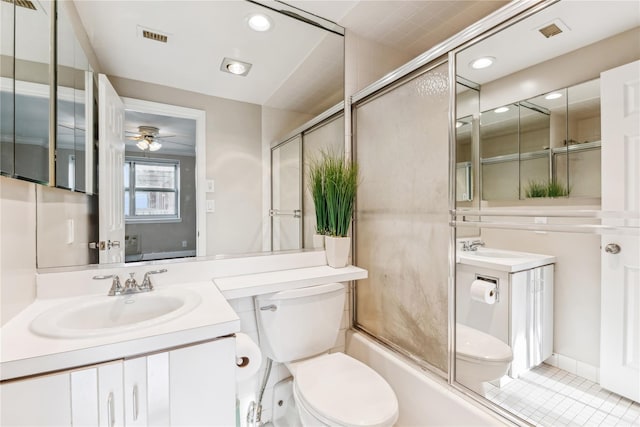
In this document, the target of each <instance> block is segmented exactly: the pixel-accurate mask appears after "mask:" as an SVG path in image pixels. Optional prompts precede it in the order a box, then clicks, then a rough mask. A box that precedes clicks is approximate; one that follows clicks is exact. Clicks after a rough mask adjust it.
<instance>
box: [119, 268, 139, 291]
mask: <svg viewBox="0 0 640 427" xmlns="http://www.w3.org/2000/svg"><path fill="white" fill-rule="evenodd" d="M135 275H136V273H129V278H128V279H127V280H126V281H125V282H124V291H123V292H122V293H123V294H135V293H136V292H142V290H141V289H140V286H139V285H138V282H136V279H135V277H133V276H135Z"/></svg>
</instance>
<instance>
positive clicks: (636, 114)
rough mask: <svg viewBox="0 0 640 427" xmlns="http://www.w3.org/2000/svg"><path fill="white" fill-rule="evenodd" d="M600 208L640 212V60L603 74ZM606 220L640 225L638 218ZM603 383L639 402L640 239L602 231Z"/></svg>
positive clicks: (628, 224) (615, 223) (614, 223)
mask: <svg viewBox="0 0 640 427" xmlns="http://www.w3.org/2000/svg"><path fill="white" fill-rule="evenodd" d="M600 85H601V86H600V87H601V89H600V90H601V109H602V210H603V211H605V212H608V211H609V212H612V211H616V212H627V213H629V212H632V213H635V214H637V213H638V212H639V211H640V195H639V193H640V61H636V62H633V63H630V64H627V65H624V66H621V67H618V68H614V69H612V70H608V71H606V72H604V73H602V75H601V80H600ZM604 222H605V224H609V225H627V226H633V225H635V226H637V225H638V224H637V222H638V221H637V219H636V220H633V219H615V218H608V219H606V220H605V221H604ZM601 246H602V283H601V296H602V302H601V331H600V384H601V385H602V387H604V388H606V389H609V390H611V391H613V392H615V393H618V394H620V395H622V396H626V397H628V398H630V399H633V400H635V401H639V400H640V251H639V247H640V237H639V236H638V235H637V233H631V232H626V233H625V234H624V235H622V234H603V235H602V245H601Z"/></svg>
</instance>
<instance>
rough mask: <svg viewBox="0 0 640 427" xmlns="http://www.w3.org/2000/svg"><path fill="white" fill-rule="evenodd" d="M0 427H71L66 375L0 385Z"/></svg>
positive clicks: (69, 398) (46, 376) (69, 394)
mask: <svg viewBox="0 0 640 427" xmlns="http://www.w3.org/2000/svg"><path fill="white" fill-rule="evenodd" d="M0 408H2V411H0V425H3V426H30V427H33V426H51V425H56V426H69V425H71V387H70V386H69V373H67V372H65V373H61V374H55V375H45V376H41V377H36V378H31V379H26V380H18V381H13V382H9V383H4V384H2V385H0Z"/></svg>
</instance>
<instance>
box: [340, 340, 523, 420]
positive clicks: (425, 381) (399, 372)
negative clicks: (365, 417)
mask: <svg viewBox="0 0 640 427" xmlns="http://www.w3.org/2000/svg"><path fill="white" fill-rule="evenodd" d="M346 352H347V354H349V355H350V356H352V357H354V358H356V359H358V360H360V361H361V362H363V363H365V364H367V365H368V366H370V367H371V368H373V369H374V370H375V371H377V372H378V373H379V374H380V375H382V376H383V377H384V379H385V380H386V381H387V382H388V383H389V384H390V385H391V387H392V388H393V390H394V391H395V392H396V396H397V397H398V403H399V405H400V418H399V419H398V422H397V423H396V426H398V427H403V426H406V427H409V426H414V427H418V426H419V427H426V426H507V425H512V424H510V423H509V422H508V421H506V420H504V419H502V418H498V416H497V415H494V414H493V413H492V412H490V411H489V410H488V409H486V408H484V407H482V406H481V405H479V404H478V403H476V402H474V401H473V400H471V399H469V398H466V397H464V396H463V395H462V394H461V393H459V392H457V391H456V390H454V389H453V388H451V387H450V386H449V385H448V384H447V383H446V382H444V380H442V381H440V380H439V379H436V378H434V376H433V375H432V374H430V373H426V372H424V371H423V370H421V369H420V368H419V367H417V366H415V365H413V364H411V363H409V362H407V361H405V359H404V358H402V357H399V356H398V355H396V354H395V353H393V352H392V351H390V350H388V349H386V348H385V347H383V346H381V345H380V344H378V343H377V342H375V341H373V340H372V339H370V338H369V337H367V336H366V335H364V334H362V333H359V332H357V331H347V340H346Z"/></svg>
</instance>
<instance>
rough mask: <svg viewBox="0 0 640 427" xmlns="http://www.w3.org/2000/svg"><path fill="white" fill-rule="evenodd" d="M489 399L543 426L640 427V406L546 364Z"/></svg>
mask: <svg viewBox="0 0 640 427" xmlns="http://www.w3.org/2000/svg"><path fill="white" fill-rule="evenodd" d="M487 397H488V398H489V399H490V400H491V401H493V402H495V403H497V404H500V405H501V406H503V407H504V408H505V409H507V410H509V411H511V412H513V413H514V414H516V415H518V416H520V417H521V418H523V419H524V420H526V421H528V422H530V423H532V424H535V425H540V426H553V427H556V426H558V427H559V426H625V427H630V426H640V404H639V403H638V402H634V401H632V400H629V399H626V398H624V397H620V396H618V395H617V394H615V393H612V392H610V391H608V390H605V389H603V388H602V387H600V385H599V384H597V383H594V382H592V381H589V380H587V379H584V378H582V377H579V376H576V375H574V374H571V373H569V372H567V371H563V370H562V369H559V368H555V367H553V366H550V365H546V364H542V365H540V366H538V367H536V368H534V369H532V370H531V371H529V372H527V373H526V374H524V375H523V376H521V377H520V378H518V379H517V380H513V381H511V382H509V383H508V384H506V385H505V386H503V387H502V388H497V387H493V386H490V390H489V391H488V393H487Z"/></svg>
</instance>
